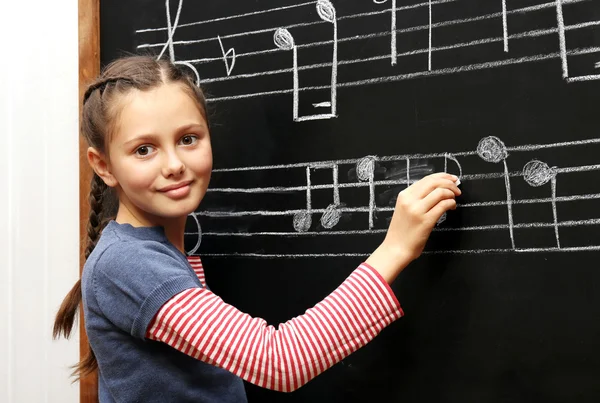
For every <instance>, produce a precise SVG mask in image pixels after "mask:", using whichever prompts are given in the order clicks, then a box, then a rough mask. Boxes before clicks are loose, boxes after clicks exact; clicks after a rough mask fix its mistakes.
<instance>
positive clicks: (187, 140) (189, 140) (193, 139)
mask: <svg viewBox="0 0 600 403" xmlns="http://www.w3.org/2000/svg"><path fill="white" fill-rule="evenodd" d="M179 141H180V142H181V144H183V145H184V146H191V145H194V144H196V143H197V142H198V137H197V136H191V135H188V136H183V137H182V138H181V140H179Z"/></svg>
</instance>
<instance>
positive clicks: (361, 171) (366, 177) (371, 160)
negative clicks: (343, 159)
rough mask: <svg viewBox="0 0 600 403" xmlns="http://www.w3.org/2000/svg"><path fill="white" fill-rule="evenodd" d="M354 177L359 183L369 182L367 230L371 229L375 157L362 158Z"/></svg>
mask: <svg viewBox="0 0 600 403" xmlns="http://www.w3.org/2000/svg"><path fill="white" fill-rule="evenodd" d="M356 176H357V178H358V180H359V181H362V182H369V229H372V228H373V225H374V223H373V215H374V213H375V209H376V205H375V181H374V179H375V157H364V158H362V159H361V160H360V161H358V162H357V163H356Z"/></svg>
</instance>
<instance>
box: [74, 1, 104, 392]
mask: <svg viewBox="0 0 600 403" xmlns="http://www.w3.org/2000/svg"><path fill="white" fill-rule="evenodd" d="M99 72H100V1H99V0H79V100H80V102H79V105H81V100H82V99H83V94H84V92H85V89H86V86H87V85H88V84H89V83H90V81H92V80H93V79H94V78H95V77H96V76H97V75H98V74H99ZM80 109H81V106H80ZM87 147H88V146H87V144H86V142H85V141H84V140H83V138H81V137H80V140H79V206H80V207H79V234H80V239H81V244H80V270H81V269H83V264H84V262H85V257H84V250H85V239H86V238H87V235H86V224H87V220H88V215H89V210H90V209H89V204H88V194H89V191H90V180H91V178H92V170H91V168H90V166H89V164H88V162H87V158H86V150H87ZM79 323H80V333H81V339H80V340H81V341H80V350H79V351H80V356H83V354H84V353H85V351H86V350H87V345H88V339H87V335H86V334H85V328H84V320H83V310H82V311H81V313H80V322H79ZM80 401H81V403H96V402H98V374H97V373H94V374H92V375H89V376H86V377H85V378H82V379H81V382H80Z"/></svg>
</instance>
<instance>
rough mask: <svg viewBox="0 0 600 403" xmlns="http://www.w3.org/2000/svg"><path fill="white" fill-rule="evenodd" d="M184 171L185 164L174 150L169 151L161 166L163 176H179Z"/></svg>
mask: <svg viewBox="0 0 600 403" xmlns="http://www.w3.org/2000/svg"><path fill="white" fill-rule="evenodd" d="M184 172H185V164H184V163H183V161H182V160H181V158H179V156H178V155H177V153H176V152H170V153H168V154H167V160H166V163H165V165H164V168H163V175H164V176H165V178H169V177H172V176H180V175H182V174H183V173H184Z"/></svg>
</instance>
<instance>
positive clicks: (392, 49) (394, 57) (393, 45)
mask: <svg viewBox="0 0 600 403" xmlns="http://www.w3.org/2000/svg"><path fill="white" fill-rule="evenodd" d="M387 1H388V0H373V3H375V4H384V3H387ZM390 2H391V3H392V6H391V8H390V13H391V15H392V18H391V19H392V21H391V24H390V58H391V59H392V66H395V65H396V63H397V62H398V48H397V46H396V37H397V32H396V0H390ZM430 3H431V1H430Z"/></svg>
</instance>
